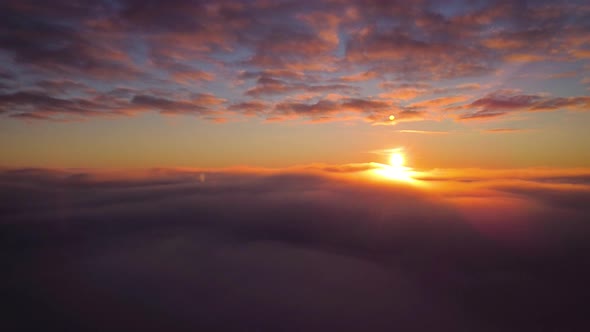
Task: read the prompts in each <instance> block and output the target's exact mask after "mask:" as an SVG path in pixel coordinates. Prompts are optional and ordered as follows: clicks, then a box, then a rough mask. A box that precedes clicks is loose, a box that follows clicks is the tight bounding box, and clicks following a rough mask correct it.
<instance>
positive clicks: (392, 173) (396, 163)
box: [374, 150, 417, 183]
mask: <svg viewBox="0 0 590 332" xmlns="http://www.w3.org/2000/svg"><path fill="white" fill-rule="evenodd" d="M405 163H406V158H405V156H404V155H403V154H402V153H401V152H400V151H399V150H393V151H392V152H391V155H390V156H389V165H387V164H377V165H379V168H377V169H375V170H374V172H375V174H376V175H378V176H379V177H381V178H388V179H392V180H397V181H404V182H411V183H416V182H417V180H415V179H414V178H412V175H413V174H414V171H412V168H410V167H406V166H404V165H405Z"/></svg>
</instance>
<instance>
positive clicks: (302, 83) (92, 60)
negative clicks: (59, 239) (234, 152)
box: [0, 0, 590, 123]
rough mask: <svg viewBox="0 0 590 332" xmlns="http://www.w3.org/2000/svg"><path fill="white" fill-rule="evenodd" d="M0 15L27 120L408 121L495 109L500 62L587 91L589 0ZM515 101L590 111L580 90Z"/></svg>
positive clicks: (18, 107) (4, 54) (146, 7)
mask: <svg viewBox="0 0 590 332" xmlns="http://www.w3.org/2000/svg"><path fill="white" fill-rule="evenodd" d="M0 12H1V13H2V14H0V15H1V17H0V18H1V20H0V64H1V66H0V67H2V68H5V69H2V71H1V72H0V113H2V114H4V116H8V117H14V118H21V119H27V120H33V119H43V120H51V121H80V120H86V119H90V118H92V117H97V116H101V117H117V116H133V115H137V114H140V113H142V112H153V111H156V112H160V113H162V114H169V115H174V114H190V115H194V116H197V117H201V118H204V119H209V120H214V121H226V120H232V119H237V118H241V117H242V116H256V117H259V118H261V119H267V120H273V121H279V120H281V121H283V120H291V119H299V118H301V119H306V120H311V121H336V120H340V119H342V118H346V119H358V120H365V121H369V122H374V123H380V122H384V121H385V119H386V118H384V116H383V115H382V114H381V112H383V114H388V113H398V112H399V113H400V114H402V116H400V119H401V118H402V117H403V114H410V113H403V112H415V111H416V110H415V109H414V108H416V107H420V108H421V110H420V112H421V113H420V114H418V115H416V114H410V116H406V119H408V120H409V119H410V118H411V119H412V120H414V121H415V120H420V119H425V118H429V117H430V118H432V117H437V116H440V114H444V115H445V116H447V115H448V114H450V115H451V116H450V117H451V118H452V119H465V120H467V119H484V118H487V119H491V118H497V117H499V116H501V115H505V114H507V112H508V111H507V108H506V107H503V106H505V103H506V102H507V100H505V99H503V100H497V99H494V100H492V97H490V96H497V95H498V94H500V93H502V88H503V87H502V84H500V83H498V82H497V81H495V77H497V76H498V75H501V74H502V73H505V72H506V70H507V69H506V68H514V67H515V66H516V67H518V66H525V65H529V64H542V66H543V67H542V68H538V69H537V70H539V71H540V72H547V77H546V78H544V79H545V80H546V81H547V82H549V83H548V84H557V83H556V82H558V81H559V80H563V79H566V80H569V84H571V85H575V86H577V87H578V88H579V87H582V90H583V89H584V88H583V86H584V84H586V83H584V82H585V81H584V79H585V75H587V69H588V66H587V62H588V59H589V58H590V56H589V54H590V39H589V38H588V35H590V25H588V23H587V22H590V8H589V7H588V5H587V3H586V2H585V1H569V2H567V3H561V2H560V3H556V2H554V1H534V2H531V1H503V0H488V1H480V2H477V3H473V2H471V1H451V2H444V3H441V2H437V1H418V2H412V3H407V2H404V1H371V0H367V1H365V0H358V1H340V0H326V1H272V2H269V1H192V0H172V1H166V2H149V3H145V2H144V1H135V0H116V1H93V2H88V3H86V2H84V1H82V2H75V3H72V2H71V1H62V0H57V1H53V2H51V3H45V2H40V1H33V0H27V1H3V2H2V4H1V5H0ZM562 67H563V68H562ZM566 67H567V68H566ZM563 73H568V74H567V75H564V74H563ZM425 82H427V83H425ZM466 82H467V83H466ZM551 82H553V83H551ZM482 85H483V86H485V89H480V88H481V87H482ZM578 90H580V89H576V91H578ZM543 91H544V90H541V91H539V92H538V93H542V92H543ZM467 92H468V94H466V93H467ZM535 93H536V92H527V93H520V94H521V97H522V98H525V97H527V96H529V97H533V96H536V94H535ZM203 95H206V96H210V98H209V99H206V98H205V99H203V98H199V97H198V96H203ZM195 96H196V97H195ZM517 97H518V96H512V97H510V98H516V99H517ZM440 98H447V99H446V100H455V102H456V103H457V104H456V105H452V106H451V105H449V104H443V103H436V102H434V100H439V101H440ZM516 99H515V100H516ZM351 100H355V102H356V103H357V104H358V103H362V105H366V104H370V105H376V104H380V105H383V107H380V110H379V112H377V113H376V111H375V108H374V107H368V108H355V107H352V108H351V107H347V104H348V103H350V101H351ZM428 100H432V102H431V103H430V104H429V103H424V102H427V101H428ZM211 101H216V102H213V103H212V102H211ZM262 102H264V104H262ZM529 102H532V100H529ZM294 103H296V104H297V105H293V104H294ZM327 104H330V105H327ZM252 105H256V106H255V107H254V108H255V110H253V107H252ZM285 105H289V106H285ZM458 106H461V107H460V108H457V107H458ZM519 106H522V107H519V108H522V109H524V108H526V106H532V107H533V109H534V110H537V109H538V110H545V111H551V110H560V109H567V110H570V109H572V108H574V109H576V110H584V111H587V110H588V109H589V107H588V100H587V97H585V96H583V95H580V94H579V92H577V94H573V95H563V94H562V95H554V96H543V97H542V100H536V103H535V104H534V105H528V104H527V105H520V104H519Z"/></svg>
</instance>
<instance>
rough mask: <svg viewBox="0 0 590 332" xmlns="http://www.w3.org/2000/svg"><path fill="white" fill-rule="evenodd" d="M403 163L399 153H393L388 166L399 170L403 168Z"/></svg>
mask: <svg viewBox="0 0 590 332" xmlns="http://www.w3.org/2000/svg"><path fill="white" fill-rule="evenodd" d="M404 163H405V158H404V155H403V154H401V153H399V152H395V153H393V154H391V157H389V164H390V165H391V166H393V167H396V168H401V167H403V166H404Z"/></svg>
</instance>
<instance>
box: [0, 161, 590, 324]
mask: <svg viewBox="0 0 590 332" xmlns="http://www.w3.org/2000/svg"><path fill="white" fill-rule="evenodd" d="M374 167H375V165H371V164H366V165H365V164H363V165H345V166H322V165H316V166H313V167H308V168H304V169H292V170H283V171H270V170H228V171H207V170H200V171H199V170H166V169H160V170H151V171H147V172H143V173H140V174H138V173H137V172H135V173H133V174H124V173H104V172H102V173H100V172H99V173H97V172H87V171H57V170H41V169H17V170H4V171H2V172H1V173H0V196H1V198H2V199H1V200H0V216H1V218H0V219H1V220H2V222H1V224H0V227H1V232H0V234H1V242H0V243H2V244H1V247H2V257H3V261H4V273H3V274H2V288H3V292H2V293H3V296H2V300H1V301H2V302H3V304H4V305H3V306H4V307H5V308H8V312H5V313H6V315H5V321H4V324H8V325H9V326H12V328H11V329H18V328H21V329H40V328H44V329H58V330H89V329H100V330H158V331H163V330H167V331H169V330H174V331H183V330H187V331H194V330H208V331H234V330H259V331H277V330H281V331H301V330H306V331H326V330H330V331H334V330H341V331H358V330H365V329H366V330H370V331H391V330H413V331H432V330H433V329H435V330H477V331H539V330H555V329H560V330H561V329H563V330H568V331H585V330H587V328H588V322H587V319H586V315H585V310H584V309H585V307H584V305H583V304H584V300H585V299H586V298H587V296H588V295H589V294H588V287H586V286H587V280H588V278H589V277H590V270H588V268H586V266H585V264H584V262H586V261H588V259H589V258H590V257H588V253H589V252H590V251H589V249H590V248H589V247H588V246H589V242H588V239H589V236H590V226H589V225H588V214H589V213H590V211H589V210H588V208H589V207H588V205H587V204H586V203H587V202H588V200H589V199H590V173H589V172H588V171H587V170H586V171H584V170H579V171H554V170H528V171H523V170H520V171H493V172H492V171H488V172H483V171H477V170H473V171H468V172H466V171H460V172H459V171H444V170H438V171H431V172H426V173H422V174H421V175H420V176H419V178H420V180H419V182H417V183H416V184H414V185H413V184H406V183H400V182H395V181H391V180H386V179H383V178H377V177H375V176H374V175H371V174H372V173H371V172H372V171H373V168H374ZM5 326H6V325H5Z"/></svg>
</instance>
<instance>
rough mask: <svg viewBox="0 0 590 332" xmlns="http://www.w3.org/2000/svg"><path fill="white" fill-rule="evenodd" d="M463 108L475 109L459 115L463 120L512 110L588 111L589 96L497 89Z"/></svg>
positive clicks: (497, 115) (502, 114)
mask: <svg viewBox="0 0 590 332" xmlns="http://www.w3.org/2000/svg"><path fill="white" fill-rule="evenodd" d="M463 108H465V109H476V110H477V111H475V112H470V113H465V114H463V115H461V116H460V118H461V119H463V120H470V119H480V118H494V117H500V116H504V115H507V114H510V113H512V112H522V111H556V110H570V111H589V110H590V98H589V97H586V96H583V97H567V98H564V97H548V96H542V95H525V94H517V93H514V92H511V91H497V92H494V93H492V94H489V95H487V96H485V97H483V98H480V99H477V100H475V101H473V102H472V103H471V104H469V105H467V106H463Z"/></svg>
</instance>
